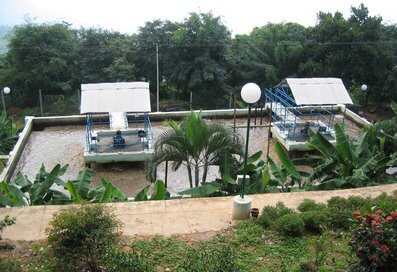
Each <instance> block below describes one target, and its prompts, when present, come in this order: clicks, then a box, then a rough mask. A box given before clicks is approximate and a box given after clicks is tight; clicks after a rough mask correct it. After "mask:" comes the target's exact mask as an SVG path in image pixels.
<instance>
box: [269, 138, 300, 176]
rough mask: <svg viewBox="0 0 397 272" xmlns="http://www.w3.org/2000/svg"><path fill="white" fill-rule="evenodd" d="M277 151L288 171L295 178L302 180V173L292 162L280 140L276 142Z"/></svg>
mask: <svg viewBox="0 0 397 272" xmlns="http://www.w3.org/2000/svg"><path fill="white" fill-rule="evenodd" d="M275 151H276V154H277V156H278V158H279V159H280V161H281V163H282V165H283V166H284V168H285V169H286V170H287V172H288V173H289V174H290V175H291V176H293V177H294V178H296V179H298V180H301V179H302V177H301V175H300V174H299V172H298V171H297V170H296V167H295V165H294V164H293V163H292V161H291V159H290V158H289V156H288V153H287V152H286V151H285V150H284V148H283V147H282V146H281V144H280V142H276V144H275Z"/></svg>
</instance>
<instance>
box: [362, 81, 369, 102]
mask: <svg viewBox="0 0 397 272" xmlns="http://www.w3.org/2000/svg"><path fill="white" fill-rule="evenodd" d="M361 90H362V91H364V92H365V91H366V90H368V86H367V84H363V85H361ZM367 100H368V92H367V93H366V94H365V98H364V107H365V106H366V105H367Z"/></svg>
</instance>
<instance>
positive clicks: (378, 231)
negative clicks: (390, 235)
mask: <svg viewBox="0 0 397 272" xmlns="http://www.w3.org/2000/svg"><path fill="white" fill-rule="evenodd" d="M374 233H376V234H381V233H383V230H380V229H376V230H374Z"/></svg>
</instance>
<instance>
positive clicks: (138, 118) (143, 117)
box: [86, 112, 153, 152]
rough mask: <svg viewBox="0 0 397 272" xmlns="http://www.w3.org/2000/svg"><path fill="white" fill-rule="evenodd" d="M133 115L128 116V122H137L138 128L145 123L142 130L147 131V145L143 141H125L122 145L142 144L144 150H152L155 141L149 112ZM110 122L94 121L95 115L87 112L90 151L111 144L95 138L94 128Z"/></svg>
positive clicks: (87, 139)
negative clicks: (104, 143) (105, 143)
mask: <svg viewBox="0 0 397 272" xmlns="http://www.w3.org/2000/svg"><path fill="white" fill-rule="evenodd" d="M132 116H133V117H132V118H131V115H130V116H129V117H130V118H128V124H135V128H138V124H143V125H144V127H143V128H142V130H144V131H145V136H146V139H147V147H146V146H145V145H146V144H145V142H143V141H141V142H139V143H125V144H124V145H123V146H122V147H126V146H133V145H142V151H145V150H146V149H147V150H150V149H151V147H152V143H153V132H152V124H151V122H150V118H149V113H147V112H145V113H140V114H135V115H132ZM109 124H110V122H109V121H102V120H99V121H93V116H92V113H87V121H86V144H87V147H88V151H89V152H97V150H98V149H99V147H101V146H109V145H100V144H99V143H98V141H97V139H94V138H93V129H94V127H95V126H105V125H109ZM129 128H130V129H131V128H134V126H131V127H129ZM138 134H139V131H138V132H137V137H140V136H139V135H138ZM121 135H123V133H122V132H121ZM92 143H95V148H94V149H92V148H91V144H92ZM122 147H121V146H120V147H118V148H117V147H114V148H115V149H116V150H118V149H121V148H122Z"/></svg>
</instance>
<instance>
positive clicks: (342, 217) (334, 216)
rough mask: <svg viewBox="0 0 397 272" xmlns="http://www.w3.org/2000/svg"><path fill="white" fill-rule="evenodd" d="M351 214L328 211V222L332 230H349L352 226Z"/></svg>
mask: <svg viewBox="0 0 397 272" xmlns="http://www.w3.org/2000/svg"><path fill="white" fill-rule="evenodd" d="M352 218H353V216H352V212H351V211H339V212H336V211H330V212H329V220H330V225H331V227H332V228H335V229H343V230H349V229H350V227H351V226H352V223H353V221H352Z"/></svg>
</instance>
